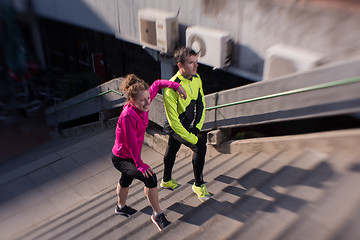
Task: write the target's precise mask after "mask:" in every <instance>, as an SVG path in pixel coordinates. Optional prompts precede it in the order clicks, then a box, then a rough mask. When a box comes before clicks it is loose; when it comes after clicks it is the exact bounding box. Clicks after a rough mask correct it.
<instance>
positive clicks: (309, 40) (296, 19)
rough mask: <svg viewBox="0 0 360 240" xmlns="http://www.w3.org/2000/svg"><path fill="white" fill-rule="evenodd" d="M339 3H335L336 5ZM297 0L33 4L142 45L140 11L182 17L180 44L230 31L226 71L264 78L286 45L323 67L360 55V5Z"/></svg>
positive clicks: (45, 0) (62, 0)
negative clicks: (310, 54) (196, 35)
mask: <svg viewBox="0 0 360 240" xmlns="http://www.w3.org/2000/svg"><path fill="white" fill-rule="evenodd" d="M334 2H335V3H337V4H335V5H334V4H333V3H334ZM349 2H351V1H348V0H346V1H342V0H332V1H330V3H327V2H326V1H320V0H317V1H294V0H266V1H265V0H251V1H250V0H198V1H193V0H172V1H169V0H152V1H149V0H107V1H96V0H81V1H80V0H79V1H72V0H32V3H33V5H34V7H35V11H36V13H37V14H39V15H42V16H45V17H48V18H51V19H55V20H59V21H64V22H68V23H72V24H75V25H79V26H82V27H86V28H90V29H94V30H98V31H101V32H105V33H108V34H113V35H115V36H116V37H117V38H119V39H122V40H125V41H129V42H133V43H136V44H139V27H138V19H137V12H138V10H139V9H141V8H147V7H152V8H158V9H163V10H167V11H174V12H179V17H178V19H179V31H180V43H181V44H185V30H186V28H187V27H188V26H191V25H201V26H206V27H212V28H216V29H222V30H226V31H229V32H230V34H231V37H232V40H233V41H234V43H235V48H234V56H233V65H232V66H231V67H230V68H227V69H225V71H229V72H232V73H235V74H237V75H243V76H248V77H249V78H253V79H258V80H260V79H261V78H262V73H263V66H264V56H265V52H266V49H268V48H269V47H271V46H273V45H275V44H278V43H283V44H287V45H290V46H294V47H299V48H304V49H308V50H311V51H315V52H318V53H320V54H322V55H323V56H324V60H325V62H333V61H339V60H344V59H347V58H350V57H353V56H356V55H360V47H359V41H358V39H359V37H360V31H359V30H358V23H359V22H360V14H359V13H360V11H357V9H359V7H358V6H359V4H360V3H355V2H354V1H352V4H347V3H349Z"/></svg>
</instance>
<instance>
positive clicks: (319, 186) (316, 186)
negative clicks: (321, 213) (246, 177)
mask: <svg viewBox="0 0 360 240" xmlns="http://www.w3.org/2000/svg"><path fill="white" fill-rule="evenodd" d="M353 157H354V156H349V153H348V152H340V153H339V152H338V153H336V154H334V155H332V156H330V158H329V160H328V161H323V162H321V163H320V164H319V165H318V166H317V167H316V168H314V169H313V170H312V171H311V172H310V174H309V175H308V176H306V178H304V180H303V181H300V182H299V183H297V184H296V185H294V186H293V187H291V188H290V189H289V191H288V192H286V194H283V195H282V196H281V197H280V198H279V199H278V200H276V201H275V202H274V203H273V204H271V205H270V206H269V207H267V208H266V209H264V211H260V212H258V213H257V214H255V215H254V216H253V217H251V219H249V220H248V221H247V222H246V224H245V226H244V227H243V228H241V229H240V230H239V231H237V232H236V233H233V234H232V235H231V237H232V238H236V239H265V238H266V239H278V238H279V236H280V235H281V234H282V233H283V232H285V231H286V230H287V229H288V228H290V227H292V225H293V224H294V223H295V222H296V221H298V219H299V218H301V215H307V214H308V213H309V212H312V211H314V209H315V208H316V207H315V206H317V205H319V203H324V202H326V201H327V198H328V197H327V195H328V193H329V192H330V191H336V189H334V187H335V185H336V182H337V179H338V178H339V177H340V176H341V175H343V174H346V169H347V168H348V167H349V164H352V163H353V159H354V158H353ZM339 159H341V161H339ZM312 239H315V238H312Z"/></svg>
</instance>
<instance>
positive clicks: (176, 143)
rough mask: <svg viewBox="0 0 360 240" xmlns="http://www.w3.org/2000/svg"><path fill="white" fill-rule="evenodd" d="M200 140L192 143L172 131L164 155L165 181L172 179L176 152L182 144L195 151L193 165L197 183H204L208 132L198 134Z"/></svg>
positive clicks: (197, 184)
mask: <svg viewBox="0 0 360 240" xmlns="http://www.w3.org/2000/svg"><path fill="white" fill-rule="evenodd" d="M197 136H198V137H199V141H198V143H197V144H195V145H194V144H191V143H189V142H188V141H185V140H184V139H183V138H182V137H180V135H178V134H177V133H175V132H172V133H171V134H170V136H169V141H168V145H167V148H166V152H165V156H164V177H163V179H164V181H165V182H167V181H169V180H171V172H172V169H173V167H174V163H175V158H176V153H177V152H178V151H179V149H180V147H181V144H184V145H185V146H187V147H189V148H190V149H191V150H192V151H193V156H192V165H193V170H194V177H195V185H196V186H200V185H201V184H203V183H204V179H203V169H204V164H205V154H206V134H198V135H197Z"/></svg>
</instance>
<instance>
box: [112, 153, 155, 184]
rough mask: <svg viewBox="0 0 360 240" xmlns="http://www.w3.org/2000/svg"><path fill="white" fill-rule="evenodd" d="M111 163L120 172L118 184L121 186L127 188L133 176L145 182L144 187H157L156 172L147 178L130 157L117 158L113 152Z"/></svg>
mask: <svg viewBox="0 0 360 240" xmlns="http://www.w3.org/2000/svg"><path fill="white" fill-rule="evenodd" d="M112 163H113V165H114V167H115V168H116V169H117V170H119V171H120V172H121V178H120V180H119V184H120V186H121V187H123V188H128V187H129V186H130V185H131V183H132V181H133V179H134V178H136V179H139V180H140V181H142V182H143V183H144V184H145V187H147V188H156V187H157V179H156V174H155V173H154V174H153V175H152V176H150V177H148V178H147V177H145V176H144V175H143V174H142V172H140V171H139V170H138V169H137V168H136V166H135V163H134V160H132V159H131V158H128V159H124V158H119V157H117V156H115V155H114V154H113V155H112Z"/></svg>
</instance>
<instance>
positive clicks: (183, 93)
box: [176, 85, 187, 100]
mask: <svg viewBox="0 0 360 240" xmlns="http://www.w3.org/2000/svg"><path fill="white" fill-rule="evenodd" d="M176 91H177V93H178V94H179V96H180V97H181V98H182V99H184V100H185V99H186V97H187V95H186V91H185V89H184V88H183V87H182V86H181V85H180V86H179V87H178V89H177V90H176Z"/></svg>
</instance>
